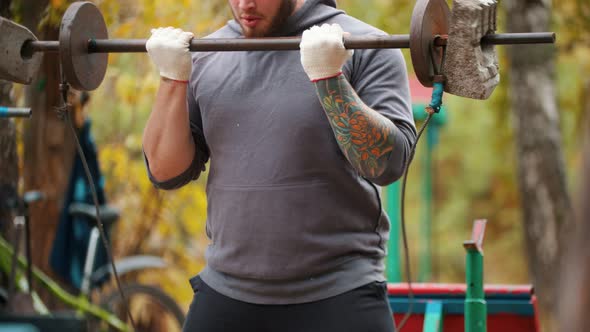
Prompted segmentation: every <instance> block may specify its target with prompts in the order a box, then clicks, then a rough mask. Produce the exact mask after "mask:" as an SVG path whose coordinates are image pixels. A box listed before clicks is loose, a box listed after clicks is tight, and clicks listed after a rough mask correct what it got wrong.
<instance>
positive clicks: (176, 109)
mask: <svg viewBox="0 0 590 332" xmlns="http://www.w3.org/2000/svg"><path fill="white" fill-rule="evenodd" d="M186 92H187V84H182V83H178V82H174V81H170V80H167V79H162V80H161V81H160V88H159V89H158V93H157V95H156V100H155V103H154V107H153V110H152V113H151V114H150V117H149V119H148V122H147V124H146V127H145V129H144V132H143V149H144V152H145V155H146V157H147V159H148V161H149V165H150V172H151V174H152V176H153V177H154V178H156V179H158V180H160V181H164V180H168V179H171V178H173V177H175V176H177V175H179V174H181V173H182V172H184V171H185V170H186V169H187V168H188V167H189V166H190V164H191V162H192V160H193V158H194V154H195V143H194V141H193V139H192V134H191V130H190V122H189V114H188V110H187V104H186Z"/></svg>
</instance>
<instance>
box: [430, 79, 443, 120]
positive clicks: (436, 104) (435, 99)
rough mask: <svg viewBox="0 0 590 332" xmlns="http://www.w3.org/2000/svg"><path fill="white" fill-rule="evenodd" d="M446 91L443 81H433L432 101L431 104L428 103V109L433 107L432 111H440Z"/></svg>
mask: <svg viewBox="0 0 590 332" xmlns="http://www.w3.org/2000/svg"><path fill="white" fill-rule="evenodd" d="M444 92H445V85H444V83H443V82H434V83H433V89H432V100H431V101H430V105H428V107H427V110H428V108H430V109H432V111H434V113H438V112H440V108H441V106H442V98H443V93H444Z"/></svg>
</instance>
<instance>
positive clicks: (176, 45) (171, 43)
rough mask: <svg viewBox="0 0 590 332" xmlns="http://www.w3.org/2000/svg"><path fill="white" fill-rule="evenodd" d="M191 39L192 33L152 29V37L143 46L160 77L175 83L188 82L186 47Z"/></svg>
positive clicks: (189, 66) (189, 58)
mask: <svg viewBox="0 0 590 332" xmlns="http://www.w3.org/2000/svg"><path fill="white" fill-rule="evenodd" d="M193 37H194V35H193V33H192V32H185V31H182V30H180V29H174V28H172V27H168V28H158V29H152V36H151V37H150V39H148V41H147V43H146V44H145V48H146V49H147V51H148V54H149V56H150V58H151V59H152V61H153V62H154V64H155V65H156V67H158V70H160V76H162V77H166V78H170V79H173V80H177V81H188V78H189V76H190V74H191V66H192V60H191V54H190V52H189V49H188V47H189V45H190V41H191V39H192V38H193Z"/></svg>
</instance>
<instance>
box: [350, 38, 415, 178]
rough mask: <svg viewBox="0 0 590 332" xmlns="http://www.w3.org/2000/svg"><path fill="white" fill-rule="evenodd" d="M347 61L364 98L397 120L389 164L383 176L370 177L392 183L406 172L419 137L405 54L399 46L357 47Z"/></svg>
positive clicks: (390, 118)
mask: <svg viewBox="0 0 590 332" xmlns="http://www.w3.org/2000/svg"><path fill="white" fill-rule="evenodd" d="M348 65H349V67H348V77H349V80H350V83H351V85H352V86H353V88H354V89H355V91H356V92H357V94H358V95H359V97H360V98H361V100H362V101H363V102H364V103H365V104H366V105H367V106H369V107H370V108H372V109H373V110H375V111H377V112H379V113H380V114H382V115H383V116H385V117H386V118H388V119H389V120H391V122H393V123H394V124H395V127H396V129H395V132H394V135H395V139H394V147H393V151H392V153H391V156H390V157H389V163H388V165H387V168H386V169H385V171H384V172H383V174H381V175H380V176H378V177H375V178H368V180H370V181H371V182H374V183H376V184H378V185H381V186H384V185H388V184H391V183H393V182H395V181H396V180H398V179H399V178H400V177H401V176H402V175H403V172H404V165H405V163H406V160H407V159H408V158H409V154H410V149H411V146H412V145H413V144H414V141H415V139H416V127H415V125H414V119H413V116H412V104H411V98H410V89H409V82H408V74H407V71H406V64H405V61H404V58H403V55H402V53H401V51H400V50H397V49H377V50H375V49H368V50H362V51H361V50H357V51H355V54H354V56H353V59H352V61H351V62H349V64H348ZM346 72H347V68H345V73H346Z"/></svg>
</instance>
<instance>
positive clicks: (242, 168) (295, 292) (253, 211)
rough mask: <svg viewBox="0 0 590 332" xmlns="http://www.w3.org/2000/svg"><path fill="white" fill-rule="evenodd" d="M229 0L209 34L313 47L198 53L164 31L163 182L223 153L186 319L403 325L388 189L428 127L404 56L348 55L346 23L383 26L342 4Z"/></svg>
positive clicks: (365, 29)
mask: <svg viewBox="0 0 590 332" xmlns="http://www.w3.org/2000/svg"><path fill="white" fill-rule="evenodd" d="M229 3H230V6H231V9H232V12H233V15H234V20H232V21H230V22H228V24H227V25H226V26H224V27H223V28H221V29H220V30H218V31H216V32H215V33H213V34H212V35H210V36H209V37H210V38H241V37H246V38H250V37H268V36H297V35H302V34H303V36H302V42H301V52H217V53H215V52H205V53H196V54H193V56H192V61H191V56H190V53H189V52H188V44H189V41H190V39H191V38H192V37H193V35H192V34H191V33H188V32H183V31H181V30H178V29H173V28H164V29H156V30H153V31H152V37H151V38H150V40H149V41H148V44H147V48H148V52H149V54H150V57H151V58H152V60H153V62H154V63H155V64H156V66H157V67H158V68H159V70H160V74H161V76H162V80H161V83H160V88H159V90H158V93H157V96H156V101H155V105H154V109H153V112H152V114H151V116H150V119H149V120H148V123H147V125H146V128H145V132H144V141H143V144H144V151H145V155H146V164H147V165H148V170H149V175H150V178H151V180H152V182H153V183H154V184H155V185H156V186H158V187H160V188H163V189H174V188H178V187H180V186H182V185H184V184H186V183H187V182H189V181H191V180H193V179H196V178H197V177H198V176H199V174H200V172H201V171H203V170H204V165H205V163H206V162H207V160H208V159H209V158H210V170H209V177H208V183H207V196H208V218H207V225H206V232H207V235H208V236H209V238H210V239H211V244H210V246H209V247H208V249H207V253H206V258H207V266H206V268H205V269H204V270H203V271H202V272H201V273H200V274H199V275H198V276H197V277H194V278H193V279H191V285H192V287H193V290H194V291H195V297H194V301H193V303H192V305H191V307H190V309H189V314H188V317H187V321H186V324H185V327H184V330H185V331H199V332H208V331H256V332H264V331H281V332H289V331H293V332H315V331H318V332H319V331H322V332H330V331H339V332H340V331H351V332H352V331H354V332H359V331H379V332H381V331H393V329H394V328H393V322H392V317H391V311H390V309H389V306H388V303H387V296H386V284H385V278H384V276H383V270H384V267H383V257H384V255H385V248H386V241H387V239H388V231H389V221H388V219H387V216H386V215H385V214H384V213H383V211H382V208H381V201H380V198H379V190H378V188H377V187H376V185H387V184H389V183H392V182H393V181H395V180H397V179H398V178H399V177H400V176H401V175H402V172H403V166H404V162H405V161H406V160H407V158H408V157H409V156H408V155H409V150H410V146H411V144H412V143H413V141H414V139H415V135H416V133H415V128H414V124H413V120H412V117H411V111H410V98H409V89H408V80H407V73H406V69H405V63H404V60H403V57H402V55H401V52H400V51H399V50H362V51H357V52H355V53H354V55H353V52H350V51H347V50H345V49H344V47H343V43H342V38H343V30H345V31H347V32H348V33H350V34H352V35H383V34H384V33H383V32H381V31H379V30H377V29H375V28H373V27H371V26H369V25H367V24H365V23H362V22H360V21H358V20H356V19H354V18H352V17H350V16H347V15H346V14H345V13H344V12H342V11H340V10H337V9H336V8H335V7H336V3H335V1H333V0H307V1H305V0H230V1H229ZM340 27H342V28H343V29H342V28H340ZM191 68H192V70H191ZM310 81H311V82H310Z"/></svg>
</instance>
